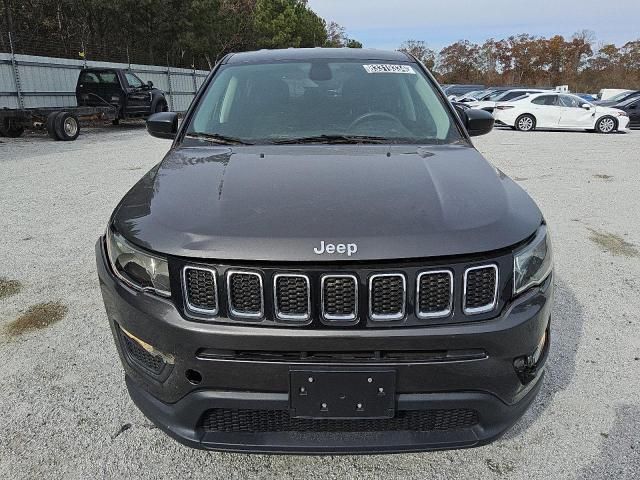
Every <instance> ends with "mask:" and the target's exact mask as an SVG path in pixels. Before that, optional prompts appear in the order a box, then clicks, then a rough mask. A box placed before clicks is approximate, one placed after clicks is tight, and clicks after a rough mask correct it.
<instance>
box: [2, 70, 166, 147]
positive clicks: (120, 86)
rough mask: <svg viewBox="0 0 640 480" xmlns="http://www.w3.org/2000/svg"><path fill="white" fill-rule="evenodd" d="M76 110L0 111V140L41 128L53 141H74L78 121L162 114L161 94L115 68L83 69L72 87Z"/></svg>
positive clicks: (117, 119) (131, 75) (74, 108)
mask: <svg viewBox="0 0 640 480" xmlns="http://www.w3.org/2000/svg"><path fill="white" fill-rule="evenodd" d="M75 92H76V100H77V106H68V107H35V108H20V109H1V110H0V136H5V137H19V136H20V135H22V133H23V132H24V130H25V128H32V127H35V128H38V127H41V128H45V127H46V129H47V132H48V133H49V136H50V137H51V138H53V139H55V140H75V139H76V138H78V135H80V120H81V119H94V120H95V119H100V120H111V121H112V123H113V124H114V125H115V124H118V123H119V121H120V120H123V119H127V118H140V117H142V118H146V117H148V116H149V115H151V114H152V113H157V112H166V111H167V110H168V105H167V99H166V98H165V95H164V92H163V91H162V90H159V89H157V88H155V87H154V86H153V83H152V82H151V81H149V82H147V83H144V82H143V81H142V80H141V79H140V78H139V77H138V76H137V75H136V74H134V73H133V72H131V71H129V70H124V69H119V68H85V69H83V70H81V71H80V74H79V75H78V82H77V84H76V90H75Z"/></svg>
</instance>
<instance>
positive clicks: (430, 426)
mask: <svg viewBox="0 0 640 480" xmlns="http://www.w3.org/2000/svg"><path fill="white" fill-rule="evenodd" d="M477 423H478V412H477V411H476V410H472V409H469V408H452V409H434V410H399V411H397V412H396V415H395V417H393V418H374V419H325V418H320V419H308V418H292V417H291V416H290V415H289V412H288V411H286V410H249V409H236V408H215V409H212V410H208V411H207V412H206V413H205V415H204V416H203V418H202V422H201V425H202V428H203V429H204V431H205V432H245V433H249V432H384V431H414V432H416V431H418V432H431V431H450V430H460V429H465V428H471V427H473V426H474V425H476V424H477Z"/></svg>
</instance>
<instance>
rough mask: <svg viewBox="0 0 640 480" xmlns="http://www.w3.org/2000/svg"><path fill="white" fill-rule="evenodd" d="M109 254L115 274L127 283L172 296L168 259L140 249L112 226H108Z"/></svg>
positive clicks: (137, 287)
mask: <svg viewBox="0 0 640 480" xmlns="http://www.w3.org/2000/svg"><path fill="white" fill-rule="evenodd" d="M107 256H108V257H109V262H110V263H111V268H112V269H113V271H114V272H115V274H116V275H117V276H118V278H120V279H121V280H122V281H123V282H125V283H126V284H128V285H130V286H131V287H133V288H136V289H138V290H144V291H150V292H153V293H157V294H158V295H162V296H163V297H169V296H171V287H170V286H169V264H168V263H167V261H166V260H165V259H163V258H160V257H155V256H153V255H149V254H148V253H144V252H142V251H140V250H138V249H137V248H135V247H133V246H132V245H131V244H130V243H128V242H127V241H126V240H125V239H124V237H122V235H120V234H119V233H117V232H114V231H112V230H111V228H107Z"/></svg>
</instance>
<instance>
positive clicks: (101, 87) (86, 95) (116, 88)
mask: <svg viewBox="0 0 640 480" xmlns="http://www.w3.org/2000/svg"><path fill="white" fill-rule="evenodd" d="M76 100H77V102H78V106H87V107H104V106H110V107H112V108H115V109H116V111H117V116H116V118H115V119H114V123H117V122H118V121H119V120H121V119H125V118H132V117H134V118H135V117H148V116H149V115H150V114H152V113H157V112H166V111H167V110H168V107H167V100H166V98H165V96H164V92H163V91H162V90H159V89H157V88H155V87H154V86H153V82H151V81H148V82H147V83H144V82H143V81H142V80H140V78H139V77H138V76H137V75H136V74H135V73H133V72H131V71H128V70H122V69H118V68H92V69H85V70H82V71H81V72H80V76H79V77H78V84H77V85H76Z"/></svg>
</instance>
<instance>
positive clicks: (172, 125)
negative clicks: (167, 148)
mask: <svg viewBox="0 0 640 480" xmlns="http://www.w3.org/2000/svg"><path fill="white" fill-rule="evenodd" d="M147 131H148V132H149V135H151V136H152V137H157V138H165V139H168V140H172V139H174V138H176V134H177V133H178V114H177V113H176V112H158V113H154V114H153V115H151V116H149V118H147Z"/></svg>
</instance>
